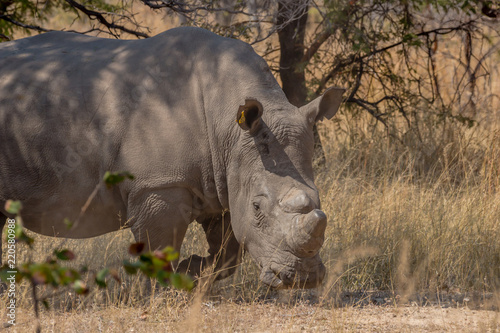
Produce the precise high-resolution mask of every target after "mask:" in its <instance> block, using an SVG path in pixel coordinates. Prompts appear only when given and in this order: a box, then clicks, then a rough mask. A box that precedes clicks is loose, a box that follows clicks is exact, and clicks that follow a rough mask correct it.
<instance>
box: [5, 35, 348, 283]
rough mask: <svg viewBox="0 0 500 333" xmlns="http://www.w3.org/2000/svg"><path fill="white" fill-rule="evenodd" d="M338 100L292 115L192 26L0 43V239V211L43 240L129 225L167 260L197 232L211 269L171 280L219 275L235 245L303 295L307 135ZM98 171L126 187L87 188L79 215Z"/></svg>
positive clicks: (245, 60)
mask: <svg viewBox="0 0 500 333" xmlns="http://www.w3.org/2000/svg"><path fill="white" fill-rule="evenodd" d="M343 91H344V90H343V89H341V88H330V89H329V90H327V91H326V92H325V93H324V94H323V95H322V96H320V97H318V98H317V99H315V100H313V101H311V102H310V103H309V104H307V105H305V106H303V107H300V108H297V107H295V106H293V105H291V104H290V103H289V102H288V100H287V98H286V96H285V94H284V93H283V91H282V89H281V88H280V86H279V84H278V83H277V81H276V79H275V78H274V76H273V75H272V72H271V71H270V69H269V67H268V65H267V64H266V62H265V61H264V60H263V58H261V57H260V56H259V55H257V53H255V51H254V50H253V48H252V47H251V46H250V45H248V44H246V43H244V42H241V41H238V40H234V39H230V38H225V37H220V36H217V35H215V34H213V33H211V32H208V31H206V30H203V29H199V28H189V27H183V28H175V29H171V30H168V31H166V32H164V33H161V34H159V35H157V36H155V37H152V38H149V39H143V40H133V41H131V40H111V39H105V38H97V37H90V36H85V35H79V34H75V33H70V32H48V33H44V34H41V35H37V36H34V37H29V38H25V39H20V40H17V41H13V42H6V43H1V44H0V205H1V208H0V209H1V212H0V213H1V214H2V216H1V225H0V226H3V225H4V223H5V219H6V217H7V216H9V214H8V213H7V212H6V211H5V209H4V204H5V202H6V200H8V199H16V200H20V201H22V203H23V210H22V216H23V221H24V226H25V227H26V228H28V229H30V230H32V231H34V232H37V233H40V234H43V235H50V236H55V237H66V238H87V237H93V236H97V235H102V234H104V233H108V232H112V231H116V230H119V229H120V228H123V227H130V228H131V231H132V233H133V235H134V237H135V239H136V240H137V241H139V242H144V243H146V244H148V245H149V247H150V249H157V248H162V247H165V246H168V245H170V246H173V247H174V248H175V249H176V250H179V249H180V246H181V243H182V241H183V238H184V236H185V233H186V230H187V228H188V225H189V224H190V223H191V222H193V221H195V220H196V221H197V222H198V223H200V224H201V225H202V226H203V229H204V231H205V233H206V237H207V241H208V244H209V256H208V257H205V258H202V257H199V256H196V255H193V256H191V257H190V258H188V259H186V260H184V261H182V262H181V263H180V264H179V265H178V268H179V270H183V271H187V272H188V273H190V274H193V275H197V274H199V273H200V270H201V269H202V268H203V267H207V266H210V265H215V268H216V269H218V270H219V273H220V275H219V276H220V277H226V276H228V275H230V274H231V273H232V272H234V270H235V266H236V265H237V264H238V263H239V260H240V258H241V255H238V251H239V250H240V246H241V247H242V248H244V249H245V253H249V254H250V255H251V256H252V258H253V259H254V260H255V261H256V262H257V263H258V265H259V266H260V267H261V274H260V279H261V281H262V282H264V283H265V284H267V285H270V286H272V287H275V288H286V287H304V288H310V287H314V286H317V285H318V284H319V283H320V282H321V281H322V279H323V277H324V275H325V267H324V265H323V263H322V261H321V259H320V257H319V254H318V252H319V250H320V247H321V246H322V244H323V241H324V233H325V227H326V224H327V217H326V215H325V213H324V212H323V211H321V210H320V200H319V196H318V190H317V188H316V186H315V184H314V179H313V177H314V176H313V167H312V155H313V125H314V124H315V122H317V121H320V120H323V119H324V118H326V119H330V118H331V117H332V116H333V115H334V114H335V113H336V112H337V109H338V108H339V105H340V104H341V101H342V93H343ZM106 171H128V172H130V173H131V174H132V175H134V176H135V179H134V180H133V181H125V182H122V183H120V184H118V185H116V186H114V187H111V188H108V187H106V186H102V187H97V192H96V193H94V194H95V196H94V197H93V199H92V200H91V201H90V205H89V206H88V207H87V209H86V210H85V213H84V214H82V215H81V216H80V212H81V209H82V207H83V206H84V205H85V203H86V202H87V199H88V198H89V196H90V195H91V193H92V192H93V191H94V189H96V184H98V183H99V182H100V181H101V180H102V178H103V175H104V174H105V172H106ZM79 216H80V217H79ZM65 219H69V220H70V221H75V220H78V223H77V225H74V226H73V227H72V228H68V227H67V225H66V224H65V222H64V221H65Z"/></svg>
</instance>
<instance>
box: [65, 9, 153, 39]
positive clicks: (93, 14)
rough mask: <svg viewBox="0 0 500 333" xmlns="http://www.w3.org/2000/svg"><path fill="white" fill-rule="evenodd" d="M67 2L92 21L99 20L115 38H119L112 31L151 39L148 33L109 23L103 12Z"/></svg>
mask: <svg viewBox="0 0 500 333" xmlns="http://www.w3.org/2000/svg"><path fill="white" fill-rule="evenodd" d="M65 1H66V2H67V3H68V4H69V5H70V6H71V7H74V8H76V9H78V10H79V11H81V12H82V13H84V14H85V15H87V16H88V17H89V19H91V20H97V21H98V22H99V23H100V24H102V25H103V26H105V27H106V28H108V30H109V33H110V34H111V35H113V36H114V37H118V36H117V35H116V33H115V32H113V31H112V30H119V31H123V32H125V33H128V34H131V35H133V36H136V37H137V38H139V37H142V38H148V37H149V35H148V34H146V33H143V32H140V31H136V30H132V29H129V28H126V27H125V26H123V25H119V24H115V23H114V22H109V21H108V20H106V18H105V17H104V14H105V13H103V12H98V11H95V10H91V9H88V8H87V7H85V6H84V5H82V4H80V3H78V2H76V1H74V0H65Z"/></svg>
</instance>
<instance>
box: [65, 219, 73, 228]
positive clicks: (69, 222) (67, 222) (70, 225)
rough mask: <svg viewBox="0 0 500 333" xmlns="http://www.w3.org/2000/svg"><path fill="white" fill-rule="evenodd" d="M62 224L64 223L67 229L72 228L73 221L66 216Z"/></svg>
mask: <svg viewBox="0 0 500 333" xmlns="http://www.w3.org/2000/svg"><path fill="white" fill-rule="evenodd" d="M64 224H65V225H66V228H68V229H71V228H73V222H72V221H71V220H70V219H68V218H65V219H64Z"/></svg>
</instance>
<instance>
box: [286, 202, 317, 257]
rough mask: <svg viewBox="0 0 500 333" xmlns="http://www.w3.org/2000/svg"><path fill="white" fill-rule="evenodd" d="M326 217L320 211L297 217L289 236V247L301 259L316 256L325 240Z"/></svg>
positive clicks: (315, 210)
mask: <svg viewBox="0 0 500 333" xmlns="http://www.w3.org/2000/svg"><path fill="white" fill-rule="evenodd" d="M325 229H326V215H325V213H323V211H321V210H319V209H314V210H312V211H310V212H309V213H307V214H304V215H301V216H297V217H296V218H295V219H294V221H293V226H292V228H291V230H290V232H289V233H288V235H287V243H288V246H290V248H291V249H292V251H293V252H294V253H295V254H296V255H297V256H299V257H312V256H314V255H316V254H317V253H318V251H319V249H320V248H321V246H322V245H323V242H324V240H325Z"/></svg>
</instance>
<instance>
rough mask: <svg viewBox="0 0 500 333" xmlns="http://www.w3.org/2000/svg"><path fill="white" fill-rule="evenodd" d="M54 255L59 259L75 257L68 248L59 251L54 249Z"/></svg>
mask: <svg viewBox="0 0 500 333" xmlns="http://www.w3.org/2000/svg"><path fill="white" fill-rule="evenodd" d="M54 255H55V256H56V257H57V259H59V260H73V259H75V254H74V253H73V252H72V251H70V250H68V249H63V250H60V251H58V250H54Z"/></svg>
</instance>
